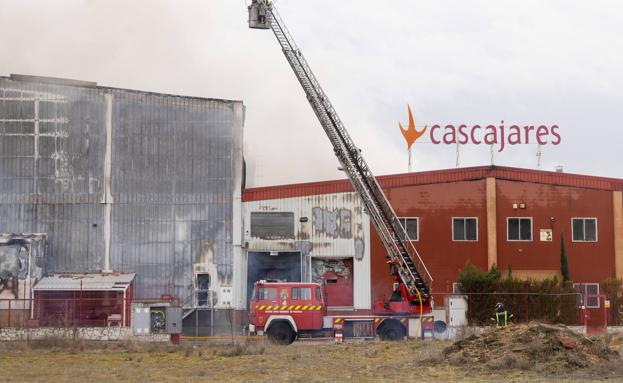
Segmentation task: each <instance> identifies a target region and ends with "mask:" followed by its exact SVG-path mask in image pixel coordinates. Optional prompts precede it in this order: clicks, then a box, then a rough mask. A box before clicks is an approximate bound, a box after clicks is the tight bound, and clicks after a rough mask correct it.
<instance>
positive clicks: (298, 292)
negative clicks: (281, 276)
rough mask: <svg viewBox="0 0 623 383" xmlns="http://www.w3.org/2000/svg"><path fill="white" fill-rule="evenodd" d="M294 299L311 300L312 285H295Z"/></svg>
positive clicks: (293, 290)
mask: <svg viewBox="0 0 623 383" xmlns="http://www.w3.org/2000/svg"><path fill="white" fill-rule="evenodd" d="M292 299H293V300H296V301H309V300H311V287H293V288H292Z"/></svg>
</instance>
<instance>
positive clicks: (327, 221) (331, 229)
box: [312, 206, 353, 238]
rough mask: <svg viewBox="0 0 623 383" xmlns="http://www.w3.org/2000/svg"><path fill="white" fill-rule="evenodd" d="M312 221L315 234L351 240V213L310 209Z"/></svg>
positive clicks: (342, 210) (339, 210)
mask: <svg viewBox="0 0 623 383" xmlns="http://www.w3.org/2000/svg"><path fill="white" fill-rule="evenodd" d="M312 213H313V215H312V217H313V219H312V221H313V225H314V230H315V231H316V232H319V233H322V234H326V235H327V236H330V237H333V238H352V235H353V233H352V222H351V221H352V212H351V211H350V210H348V209H334V210H330V209H325V208H323V207H319V206H316V207H314V208H313V209H312Z"/></svg>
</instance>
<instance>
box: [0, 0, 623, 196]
mask: <svg viewBox="0 0 623 383" xmlns="http://www.w3.org/2000/svg"><path fill="white" fill-rule="evenodd" d="M247 1H250V0H247ZM276 4H277V8H278V9H279V11H280V13H281V15H282V16H283V18H284V20H285V22H286V24H287V26H288V27H289V29H290V31H291V32H292V33H293V35H294V37H295V39H296V40H297V43H298V45H299V47H300V48H301V50H302V51H303V53H304V54H305V56H306V58H307V60H308V62H309V63H310V64H311V66H312V68H313V70H314V71H315V73H316V76H317V77H318V78H319V80H320V82H321V84H322V85H323V86H324V88H325V91H326V93H327V94H328V95H329V97H330V98H331V100H332V101H333V103H334V106H335V107H336V109H337V111H338V113H339V114H340V116H341V118H342V120H343V121H344V123H345V124H346V126H347V128H348V129H349V131H350V133H351V135H352V136H353V138H354V140H355V142H356V143H357V144H358V146H359V147H360V148H361V149H362V151H363V154H364V156H365V158H366V159H367V161H368V163H369V164H370V166H371V167H372V169H373V170H374V172H375V174H377V175H381V174H389V173H400V172H405V171H406V170H407V152H406V144H405V142H404V139H403V137H402V135H401V134H400V132H399V131H398V122H399V121H400V122H402V123H403V124H405V123H406V122H407V110H406V105H407V103H409V104H411V106H412V108H413V110H414V117H415V122H416V125H418V126H422V125H426V124H427V125H429V126H430V125H431V124H435V123H439V124H444V125H445V124H459V123H466V124H484V125H486V124H489V123H493V124H499V123H500V120H504V121H505V124H507V125H510V124H511V123H517V124H520V125H522V124H546V125H552V124H557V125H559V126H560V134H561V136H562V143H561V144H560V145H559V146H556V147H554V146H551V145H547V146H544V147H543V156H542V168H543V169H546V170H552V169H553V168H554V166H556V165H564V168H565V171H567V172H575V173H584V174H593V175H604V176H611V177H620V178H623V161H622V160H623V150H622V149H621V141H622V138H623V133H622V132H621V124H622V121H623V70H622V69H621V68H623V2H620V1H614V0H612V1H590V2H588V1H569V0H566V1H564V0H559V1H543V0H529V1H525V0H524V1H500V0H495V1H494V0H490V1H476V0H475V1H465V0H457V1H423V0H393V1H367V0H365V1H364V0H340V1H336V0H315V1H303V0H279V1H278V2H277V3H276ZM246 21H247V14H246V6H245V0H177V1H173V0H168V1H165V0H141V1H138V0H137V1H134V0H39V1H35V0H0V74H2V75H8V74H10V73H22V74H33V75H42V76H55V77H67V78H75V79H81V80H89V81H97V82H98V84H100V85H106V86H114V87H121V88H132V89H141V90H147V91H154V92H167V93H175V94H181V95H192V96H201V97H214V98H226V99H239V100H243V101H244V103H245V105H246V107H247V119H246V124H245V156H246V158H247V163H248V167H249V171H250V173H251V174H250V177H249V178H250V186H262V185H271V184H279V183H294V182H304V181H317V180H324V179H334V178H341V177H343V175H342V174H341V173H340V172H338V171H337V170H336V167H337V161H336V159H335V157H334V155H333V151H332V150H331V148H330V145H329V144H328V140H327V139H326V138H325V136H324V133H323V131H322V129H321V127H320V125H319V123H318V122H317V120H316V118H315V116H314V114H313V112H312V110H311V108H310V107H309V105H308V104H307V100H306V98H305V96H304V94H303V92H302V90H301V89H300V86H299V85H298V83H297V82H296V79H295V77H294V75H293V73H292V71H291V69H290V67H289V66H288V64H287V62H286V61H285V58H284V57H283V55H282V53H281V50H280V48H279V46H278V43H277V41H276V40H275V38H274V36H272V34H271V32H270V31H258V30H249V29H247V26H246ZM425 138H427V137H426V136H425V137H423V138H422V139H425ZM426 141H427V139H426ZM536 152H537V147H536V145H526V146H521V147H513V148H507V149H505V150H504V151H503V152H502V153H496V155H495V163H496V164H498V165H508V166H519V167H530V168H536V165H537V157H536ZM460 157H461V165H462V166H474V165H486V164H489V163H490V152H489V148H488V147H485V146H473V145H468V146H465V147H462V148H461V151H460ZM454 165H455V147H454V146H439V145H432V144H430V143H425V142H419V141H418V142H417V143H416V144H415V149H414V164H413V170H429V169H440V168H451V167H454Z"/></svg>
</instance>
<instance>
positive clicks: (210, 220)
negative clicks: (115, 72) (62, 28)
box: [0, 78, 235, 300]
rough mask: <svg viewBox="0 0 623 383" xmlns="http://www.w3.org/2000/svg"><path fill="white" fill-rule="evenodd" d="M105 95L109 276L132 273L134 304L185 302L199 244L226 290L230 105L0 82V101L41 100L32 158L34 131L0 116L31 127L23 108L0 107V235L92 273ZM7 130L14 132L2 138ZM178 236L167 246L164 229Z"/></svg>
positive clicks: (99, 222) (98, 243)
mask: <svg viewBox="0 0 623 383" xmlns="http://www.w3.org/2000/svg"><path fill="white" fill-rule="evenodd" d="M12 89H15V90H12ZM106 93H112V94H113V96H114V98H113V145H112V148H113V156H112V158H113V166H112V193H113V201H114V203H113V207H112V233H111V237H112V239H111V244H112V246H111V253H110V256H111V265H112V267H113V269H115V270H119V271H131V272H137V273H138V276H137V283H136V294H135V295H136V296H137V297H140V296H147V295H149V296H158V295H159V294H161V293H165V292H167V293H174V294H176V295H178V296H180V297H181V298H182V299H183V300H185V299H186V298H187V297H188V296H189V295H191V294H192V293H193V290H192V276H193V267H194V265H195V264H197V263H200V262H204V261H205V260H204V259H203V258H202V257H204V256H205V254H204V253H203V249H204V246H203V243H204V242H210V243H212V244H213V250H214V254H215V255H214V258H215V259H214V261H215V263H216V265H217V268H218V279H219V280H222V281H221V282H222V283H229V282H230V280H231V274H232V243H231V238H232V234H231V229H232V227H231V214H232V206H231V205H232V203H233V199H232V196H231V193H232V190H233V184H232V182H233V168H232V163H231V161H232V158H233V153H232V152H231V151H232V150H233V137H234V133H233V127H234V118H235V117H234V114H233V110H234V109H233V102H230V101H221V100H207V99H196V98H188V97H178V96H170V95H158V94H150V93H144V92H137V91H125V90H121V89H111V88H84V87H72V86H61V85H55V84H36V83H29V82H22V81H12V80H9V79H7V78H0V97H2V98H6V97H8V96H11V97H17V96H19V97H21V96H22V95H24V94H39V95H40V98H45V99H46V100H50V102H45V103H44V105H43V106H42V107H41V108H40V109H39V112H40V113H41V115H40V118H43V119H48V120H49V121H45V122H40V126H39V129H40V135H39V152H40V158H38V159H37V161H34V158H35V157H34V154H33V151H34V148H35V145H34V139H35V137H34V123H31V122H29V121H26V122H20V123H19V124H11V125H9V124H8V123H7V122H6V121H3V120H2V119H8V118H9V117H11V118H12V117H13V116H18V117H23V118H30V119H31V120H32V119H34V116H32V115H33V113H34V111H35V108H34V101H31V102H32V103H33V104H32V105H33V106H30V104H27V103H26V104H24V103H23V102H21V104H20V102H16V103H7V102H6V101H4V100H0V150H1V152H0V156H1V157H2V161H0V212H2V215H1V218H0V231H6V232H32V231H43V232H47V233H49V234H50V246H49V249H50V254H49V256H50V262H49V263H48V265H49V266H50V270H52V271H92V270H98V269H99V268H101V266H102V254H103V234H102V233H103V232H102V227H103V205H101V204H100V203H99V202H100V198H101V194H102V185H103V184H102V179H103V158H104V152H105V143H106V131H105V111H106V104H105V100H104V95H105V94H106ZM46 97H47V98H46ZM59 100H61V101H63V102H57V101H59ZM54 103H57V105H56V106H54ZM22 104H23V105H22ZM24 105H27V107H26V106H24ZM7 116H9V117H7ZM13 131H15V132H17V133H23V134H22V135H21V136H18V138H15V137H16V136H14V135H11V136H8V135H7V133H8V132H13ZM29 153H31V154H29ZM24 154H29V157H28V156H27V157H23V155H24ZM35 168H37V172H36V173H34V169H35ZM35 188H37V190H38V192H39V193H40V195H39V196H36V195H33V191H35ZM37 201H39V203H32V202H37ZM41 201H43V203H41ZM178 224H179V225H178ZM94 225H95V226H94ZM186 228H187V230H188V237H185V236H183V235H182V236H181V237H182V238H179V239H178V238H176V235H177V231H176V230H177V229H180V230H182V231H183V230H185V229H186Z"/></svg>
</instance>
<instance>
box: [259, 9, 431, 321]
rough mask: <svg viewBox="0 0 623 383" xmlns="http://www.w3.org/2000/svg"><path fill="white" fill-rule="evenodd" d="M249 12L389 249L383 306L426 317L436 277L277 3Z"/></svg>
mask: <svg viewBox="0 0 623 383" xmlns="http://www.w3.org/2000/svg"><path fill="white" fill-rule="evenodd" d="M248 10H249V27H250V28H253V29H270V30H272V31H273V33H274V34H275V37H276V38H277V41H279V45H281V49H282V51H283V54H284V55H285V57H286V59H287V61H288V63H289V64H290V66H291V67H292V70H293V71H294V74H295V75H296V78H297V79H298V81H299V82H300V84H301V86H302V87H303V90H304V91H305V94H306V96H307V100H308V101H309V104H310V105H311V107H312V109H313V110H314V113H315V114H316V117H318V120H319V121H320V124H321V125H322V128H323V129H324V131H325V133H326V135H327V137H328V138H329V141H331V145H332V146H333V150H334V152H335V155H336V157H337V158H338V160H339V162H340V164H341V167H342V169H343V170H344V172H345V173H346V174H347V176H348V178H349V180H350V182H351V183H352V185H353V188H354V189H355V191H356V192H357V194H358V195H359V197H360V198H361V200H362V201H363V203H364V205H365V208H366V210H367V212H368V214H369V216H370V220H371V221H372V223H373V225H374V227H375V229H376V232H377V233H378V235H379V237H380V239H381V241H382V243H383V245H384V246H385V249H386V250H387V259H388V260H387V263H388V264H389V265H390V272H391V274H392V277H393V278H394V286H393V294H392V298H391V299H390V300H389V301H388V302H386V303H385V304H384V305H383V306H384V310H385V311H388V312H390V313H391V312H396V313H398V312H400V313H405V312H417V309H418V308H419V312H420V314H421V313H422V312H424V311H426V312H430V309H431V307H432V295H431V284H432V282H433V278H432V277H431V275H430V273H429V272H428V269H427V268H426V266H425V265H424V262H423V261H422V258H421V257H420V255H419V254H418V252H417V250H416V249H415V247H414V246H413V244H412V242H411V241H410V240H409V238H408V236H407V233H406V230H405V227H404V226H403V225H402V223H401V222H400V220H399V219H398V217H397V216H396V213H395V212H394V209H393V208H392V206H391V205H390V203H389V201H388V200H387V197H386V196H385V193H384V192H383V189H382V188H381V186H380V185H379V183H378V182H377V180H376V178H375V177H374V175H373V174H372V171H371V170H370V167H369V166H368V164H367V163H366V161H365V160H364V158H363V156H362V155H361V150H360V149H359V148H357V146H356V145H355V143H354V142H353V140H352V138H351V137H350V135H349V134H348V132H347V131H346V128H345V127H344V124H343V123H342V121H341V119H340V117H339V116H338V114H337V112H336V111H335V109H334V108H333V105H332V104H331V101H329V98H328V97H327V95H326V94H325V93H324V91H323V90H322V87H321V86H320V84H319V82H318V80H317V79H316V76H314V73H313V72H312V70H311V68H310V66H309V64H308V63H307V61H306V60H305V57H304V56H303V54H302V52H301V50H300V49H299V48H298V47H297V45H296V43H295V42H294V39H293V38H292V35H291V34H290V32H289V31H288V29H287V28H286V26H285V24H284V22H283V19H282V18H281V16H280V15H279V13H278V12H277V9H276V8H275V6H274V4H273V3H272V2H270V1H268V0H252V3H251V5H249V7H248ZM418 306H419V307H418Z"/></svg>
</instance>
